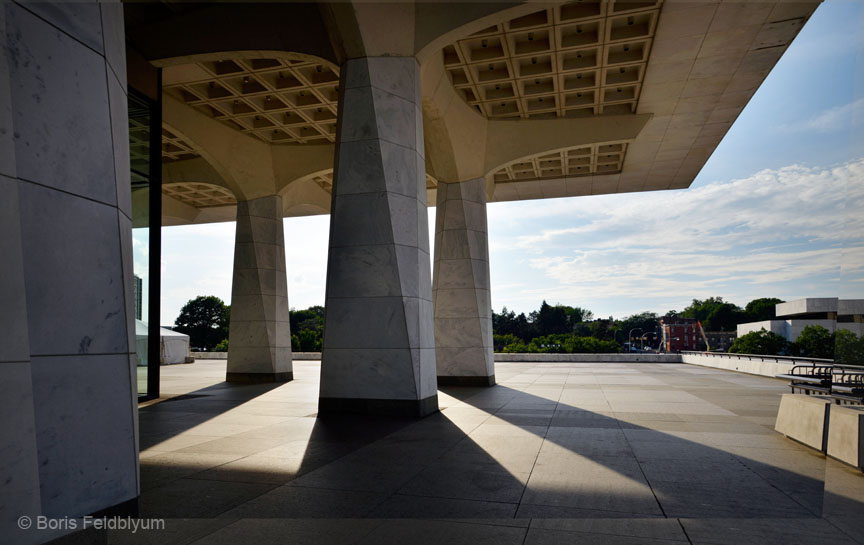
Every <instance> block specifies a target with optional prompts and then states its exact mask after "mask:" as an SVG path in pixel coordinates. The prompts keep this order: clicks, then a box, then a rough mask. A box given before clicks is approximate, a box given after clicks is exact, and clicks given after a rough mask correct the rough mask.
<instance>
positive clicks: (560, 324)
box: [534, 301, 571, 336]
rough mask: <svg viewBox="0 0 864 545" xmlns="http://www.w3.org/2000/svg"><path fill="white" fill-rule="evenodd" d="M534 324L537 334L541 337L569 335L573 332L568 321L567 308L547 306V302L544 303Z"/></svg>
mask: <svg viewBox="0 0 864 545" xmlns="http://www.w3.org/2000/svg"><path fill="white" fill-rule="evenodd" d="M534 322H535V324H536V325H537V333H538V334H539V335H540V336H545V335H555V334H558V333H567V332H569V331H570V330H571V327H570V325H569V324H568V321H567V308H565V307H563V306H561V305H555V306H554V307H553V306H551V305H549V304H547V303H546V301H543V303H542V304H541V305H540V310H539V311H538V312H537V319H536V320H535V321H534Z"/></svg>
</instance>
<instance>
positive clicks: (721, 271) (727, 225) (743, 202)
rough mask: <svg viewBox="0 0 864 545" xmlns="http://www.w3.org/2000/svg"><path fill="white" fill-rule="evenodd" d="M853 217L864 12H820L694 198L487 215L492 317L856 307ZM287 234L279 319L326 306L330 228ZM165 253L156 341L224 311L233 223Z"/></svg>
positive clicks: (863, 207)
mask: <svg viewBox="0 0 864 545" xmlns="http://www.w3.org/2000/svg"><path fill="white" fill-rule="evenodd" d="M862 211H864V2H862V1H860V0H859V1H854V2H853V1H850V0H827V1H826V2H825V3H823V4H822V5H821V6H820V7H819V8H818V9H817V10H816V12H815V13H814V15H813V16H812V17H811V19H810V21H808V23H807V24H806V25H805V26H804V28H803V29H802V31H801V32H800V34H799V35H798V37H797V38H796V39H795V41H794V42H793V43H792V45H791V46H790V47H789V49H788V50H787V52H786V53H785V55H784V56H783V57H782V58H781V59H780V61H779V62H778V63H777V65H776V66H775V68H774V70H773V71H772V72H771V74H770V75H769V76H768V78H766V80H765V82H764V83H763V84H762V86H761V87H760V88H759V90H758V91H757V92H756V94H755V95H754V96H753V98H752V99H751V101H750V103H749V104H748V105H747V107H746V108H745V109H744V111H743V112H742V113H741V115H740V116H739V118H738V120H737V121H736V122H735V124H734V125H733V126H732V128H731V129H730V131H729V132H728V133H727V135H726V137H725V138H724V139H723V141H722V142H721V143H720V145H719V146H718V147H717V149H716V150H715V152H714V154H713V155H712V156H711V158H710V159H709V160H708V162H707V163H706V164H705V166H704V168H703V169H702V171H701V172H700V173H699V175H698V176H697V178H696V180H695V181H694V182H693V184H692V185H691V186H690V188H688V189H683V190H673V191H655V192H645V193H630V194H617V195H600V196H590V197H571V198H564V199H547V200H538V201H520V202H509V203H491V204H489V205H488V207H487V214H488V226H489V244H490V250H489V258H490V269H491V276H492V278H491V281H492V306H493V309H495V310H496V311H500V310H501V308H502V307H504V306H506V307H507V308H508V309H511V310H515V311H516V312H525V313H528V312H531V311H532V310H535V309H537V308H538V307H539V306H540V303H541V302H542V301H543V300H546V301H547V302H549V303H550V304H555V303H561V304H566V305H570V306H579V307H583V308H587V309H590V310H591V311H593V312H594V314H595V316H597V317H607V316H614V317H615V318H624V317H626V316H629V315H632V314H635V313H638V312H643V311H652V312H657V313H659V314H662V313H665V312H666V311H669V310H682V309H683V308H684V307H686V306H687V305H688V304H689V303H690V302H691V300H692V299H694V298H698V299H704V298H706V297H711V296H720V297H723V298H724V299H725V300H727V301H731V302H733V303H736V304H738V305H741V306H744V305H745V304H746V303H747V302H748V301H750V300H752V299H755V298H758V297H779V298H781V299H784V300H790V299H796V298H801V297H835V296H840V297H846V298H864V213H862ZM429 222H430V226H431V228H430V233H434V225H435V209H434V208H430V209H429ZM284 226H285V246H286V267H287V278H288V299H289V304H290V306H291V307H292V308H297V309H302V308H307V307H309V306H312V305H323V304H324V290H325V285H324V284H325V276H326V268H327V240H328V229H329V217H328V216H313V217H306V218H288V219H285V220H284ZM162 244H163V248H162V259H161V261H162V309H161V316H162V320H161V323H162V324H163V325H170V324H172V323H173V322H174V320H175V319H176V317H177V315H178V314H179V312H180V308H181V307H182V306H183V304H184V303H186V301H188V300H190V299H193V298H194V297H196V296H198V295H216V296H218V297H220V298H222V299H223V300H224V301H225V302H226V303H229V302H230V299H231V270H232V261H233V248H234V223H220V224H208V225H191V226H179V227H165V228H163V229H162ZM431 246H432V242H431V241H430V247H431Z"/></svg>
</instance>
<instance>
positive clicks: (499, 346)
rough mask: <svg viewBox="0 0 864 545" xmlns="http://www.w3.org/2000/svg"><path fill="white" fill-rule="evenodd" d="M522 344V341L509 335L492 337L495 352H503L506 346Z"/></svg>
mask: <svg viewBox="0 0 864 545" xmlns="http://www.w3.org/2000/svg"><path fill="white" fill-rule="evenodd" d="M519 342H522V339H520V338H519V337H517V336H516V335H513V334H511V333H508V334H506V335H492V345H493V346H494V350H495V352H501V351H502V350H503V349H504V347H505V346H507V345H510V344H513V343H519Z"/></svg>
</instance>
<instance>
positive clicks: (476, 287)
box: [432, 178, 495, 386]
mask: <svg viewBox="0 0 864 545" xmlns="http://www.w3.org/2000/svg"><path fill="white" fill-rule="evenodd" d="M488 246H489V245H488V234H487V228H486V180H484V179H483V178H478V179H476V180H469V181H466V182H461V183H450V184H447V183H439V184H438V200H437V206H436V213H435V273H434V276H433V284H432V294H433V297H434V302H435V353H436V355H437V358H438V365H437V367H438V384H441V385H460V386H492V385H494V384H495V362H494V360H493V356H492V302H491V299H490V291H489V247H488Z"/></svg>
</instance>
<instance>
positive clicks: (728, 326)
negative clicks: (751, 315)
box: [702, 303, 745, 331]
mask: <svg viewBox="0 0 864 545" xmlns="http://www.w3.org/2000/svg"><path fill="white" fill-rule="evenodd" d="M744 316H745V314H744V313H743V312H742V311H741V308H740V307H738V306H736V305H733V304H732V303H723V304H721V305H716V306H715V307H714V309H713V310H712V311H711V312H710V313H709V314H708V317H707V318H705V320H704V321H703V322H702V327H704V328H705V331H735V328H736V326H737V325H738V324H740V323H744V321H745V318H744Z"/></svg>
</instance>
